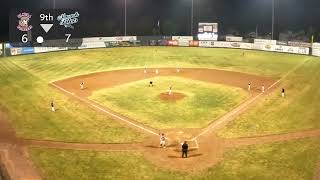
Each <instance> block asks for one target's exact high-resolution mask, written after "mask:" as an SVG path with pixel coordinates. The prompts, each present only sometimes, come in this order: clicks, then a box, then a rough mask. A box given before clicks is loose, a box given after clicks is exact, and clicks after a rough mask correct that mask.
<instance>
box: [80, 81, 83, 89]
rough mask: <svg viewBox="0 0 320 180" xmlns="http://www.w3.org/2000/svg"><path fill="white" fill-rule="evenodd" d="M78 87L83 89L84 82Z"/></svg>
mask: <svg viewBox="0 0 320 180" xmlns="http://www.w3.org/2000/svg"><path fill="white" fill-rule="evenodd" d="M80 89H81V90H83V89H84V82H81V83H80Z"/></svg>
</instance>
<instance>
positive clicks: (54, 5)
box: [53, 0, 56, 9]
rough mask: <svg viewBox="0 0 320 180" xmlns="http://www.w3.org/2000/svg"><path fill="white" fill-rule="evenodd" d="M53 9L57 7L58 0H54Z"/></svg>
mask: <svg viewBox="0 0 320 180" xmlns="http://www.w3.org/2000/svg"><path fill="white" fill-rule="evenodd" d="M53 9H56V0H53Z"/></svg>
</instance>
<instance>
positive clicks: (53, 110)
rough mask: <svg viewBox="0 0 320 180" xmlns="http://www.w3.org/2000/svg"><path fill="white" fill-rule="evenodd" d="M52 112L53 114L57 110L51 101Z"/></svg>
mask: <svg viewBox="0 0 320 180" xmlns="http://www.w3.org/2000/svg"><path fill="white" fill-rule="evenodd" d="M51 111H52V112H56V109H55V108H54V104H53V101H51Z"/></svg>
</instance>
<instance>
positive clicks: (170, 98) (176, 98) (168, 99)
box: [159, 92, 186, 102]
mask: <svg viewBox="0 0 320 180" xmlns="http://www.w3.org/2000/svg"><path fill="white" fill-rule="evenodd" d="M185 97H186V95H184V94H182V93H178V92H173V93H172V94H171V95H169V93H168V92H164V93H161V94H160V95H159V98H160V99H161V100H162V101H166V102H176V101H179V100H182V99H183V98H185Z"/></svg>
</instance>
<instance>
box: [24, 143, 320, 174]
mask: <svg viewBox="0 0 320 180" xmlns="http://www.w3.org/2000/svg"><path fill="white" fill-rule="evenodd" d="M30 152H31V158H32V159H33V161H34V162H35V164H36V165H37V166H38V167H39V168H40V170H41V171H42V173H43V175H44V177H45V179H48V180H51V179H52V180H55V179H60V180H71V179H74V178H75V177H77V179H132V178H133V177H134V179H217V180H234V179H238V180H242V179H243V180H247V179H259V180H269V179H286V180H296V179H310V180H311V179H313V178H314V176H315V172H316V164H317V162H318V161H319V160H320V141H319V139H305V140H299V141H292V142H286V143H275V144H268V145H257V146H249V147H243V148H240V149H233V150H229V151H228V152H226V153H225V154H224V159H223V161H222V162H220V163H219V164H217V165H215V166H214V167H211V168H209V169H207V170H203V171H200V172H183V173H182V172H176V171H170V170H165V169H162V168H158V167H155V166H154V165H152V164H151V163H150V162H149V161H147V160H145V159H144V158H143V155H142V154H140V153H134V152H87V151H72V150H53V149H39V148H32V149H31V151H30ZM70 167H72V168H70Z"/></svg>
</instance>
